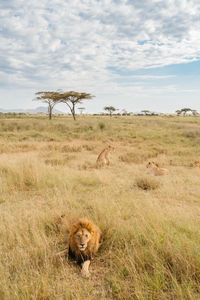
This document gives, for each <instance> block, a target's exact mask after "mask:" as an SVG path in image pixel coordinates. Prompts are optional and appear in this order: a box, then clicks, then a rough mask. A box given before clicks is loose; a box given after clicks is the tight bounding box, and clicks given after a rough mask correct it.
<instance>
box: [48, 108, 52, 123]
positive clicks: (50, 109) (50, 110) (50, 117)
mask: <svg viewBox="0 0 200 300" xmlns="http://www.w3.org/2000/svg"><path fill="white" fill-rule="evenodd" d="M48 111H49V120H51V119H52V107H51V106H49V109H48Z"/></svg>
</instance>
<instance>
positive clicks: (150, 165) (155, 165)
mask: <svg viewBox="0 0 200 300" xmlns="http://www.w3.org/2000/svg"><path fill="white" fill-rule="evenodd" d="M146 167H147V168H152V167H157V168H158V164H156V163H155V162H154V161H150V162H148V164H147V165H146Z"/></svg>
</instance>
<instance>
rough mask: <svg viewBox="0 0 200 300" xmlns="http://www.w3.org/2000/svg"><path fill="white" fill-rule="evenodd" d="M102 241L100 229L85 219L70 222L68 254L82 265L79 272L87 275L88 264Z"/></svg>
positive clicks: (88, 274) (88, 273)
mask: <svg viewBox="0 0 200 300" xmlns="http://www.w3.org/2000/svg"><path fill="white" fill-rule="evenodd" d="M101 242H102V233H101V230H100V229H99V228H98V227H97V226H96V225H95V224H94V223H92V222H91V221H89V220H87V219H79V220H78V221H77V222H75V223H74V224H72V226H71V228H70V235H69V256H70V257H72V258H74V259H75V260H76V261H77V263H78V264H81V265H82V269H81V274H82V275H83V276H84V277H89V276H90V272H89V265H90V261H91V260H92V258H93V256H94V255H95V254H96V252H97V251H98V249H99V246H100V245H101Z"/></svg>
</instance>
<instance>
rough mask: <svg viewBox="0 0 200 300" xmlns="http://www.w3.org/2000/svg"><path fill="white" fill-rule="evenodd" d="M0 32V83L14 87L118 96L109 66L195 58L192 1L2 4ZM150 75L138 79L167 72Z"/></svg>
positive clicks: (198, 50) (198, 19)
mask: <svg viewBox="0 0 200 300" xmlns="http://www.w3.org/2000/svg"><path fill="white" fill-rule="evenodd" d="M0 28H1V30H0V45H1V47H0V57H1V73H0V76H1V78H2V82H1V84H2V85H3V86H6V85H8V86H10V85H11V84H12V85H13V86H14V87H15V88H30V89H34V90H39V89H43V88H48V89H57V88H63V89H68V88H69V89H72V88H73V89H76V90H86V91H90V92H92V93H97V94H102V93H105V92H107V93H108V94H111V93H121V94H122V93H124V87H123V84H122V85H120V83H119V82H118V83H117V82H116V78H119V77H120V76H119V75H115V74H114V72H113V70H114V69H117V70H119V72H120V70H121V71H122V70H123V71H124V70H126V71H131V72H133V71H134V70H139V69H148V68H155V67H162V66H166V65H169V64H177V63H183V62H184V63H185V62H190V61H193V60H196V59H200V40H199V38H198V36H199V30H200V2H199V0H191V1H187V0H153V1H152V0H144V1H141V0H116V1H114V0H101V1H98V0H73V1H70V0H68V1H63V0H48V1H47V0H40V1H32V0H13V1H12V0H7V1H1V3H0ZM152 76H153V75H152ZM152 76H151V75H148V76H146V77H145V76H143V77H142V76H140V78H139V79H141V80H142V79H144V80H146V79H161V78H162V79H165V78H166V79H167V78H169V76H170V75H168V76H163V77H162V76H161V77H160V76H158V77H159V78H157V77H155V76H153V77H152ZM121 77H123V76H121ZM133 78H134V77H133ZM135 78H136V77H135ZM140 88H141V89H142V88H143V87H142V86H141V87H140ZM140 88H139V89H140ZM134 89H136V90H137V89H138V87H137V88H136V87H135V86H134V85H133V86H132V88H131V93H133V92H135V90H134Z"/></svg>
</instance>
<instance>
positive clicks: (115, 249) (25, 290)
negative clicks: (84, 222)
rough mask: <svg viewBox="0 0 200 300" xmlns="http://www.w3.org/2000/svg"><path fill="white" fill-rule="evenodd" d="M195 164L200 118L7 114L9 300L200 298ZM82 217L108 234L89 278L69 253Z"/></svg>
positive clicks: (4, 260)
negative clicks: (109, 149) (104, 158)
mask: <svg viewBox="0 0 200 300" xmlns="http://www.w3.org/2000/svg"><path fill="white" fill-rule="evenodd" d="M109 144H111V145H113V146H114V147H115V151H114V152H113V153H112V154H111V155H110V162H111V163H110V166H108V167H105V168H102V169H97V168H96V167H95V161H96V158H97V155H98V154H99V152H100V151H101V150H102V149H103V148H104V147H105V146H106V145H109ZM152 160H153V161H155V162H156V163H158V164H159V166H160V167H164V168H167V169H168V170H169V175H167V176H160V177H154V176H151V175H149V174H148V173H147V169H146V164H147V162H148V161H152ZM195 160H200V117H175V116H174V117H169V116H168V117H167V116H163V117H134V116H129V117H126V116H123V117H111V118H110V117H95V116H81V117H79V118H78V119H77V121H76V122H74V121H73V120H72V118H71V117H70V116H60V117H54V118H53V120H52V121H49V120H48V119H47V117H46V116H41V117H40V116H37V117H33V116H24V117H23V118H21V117H18V118H12V117H11V118H7V117H5V116H1V117H0V189H1V193H0V299H1V300H4V299H5V300H10V299H11V300H15V299H16V300H21V299H22V300H24V299H27V300H28V299H34V300H35V299H37V300H53V299H58V300H60V299H61V300H64V299H89V300H90V299H91V300H92V299H99V300H100V299H102V300H103V299H120V300H129V299H138V300H149V299H152V300H157V299H159V300H160V299H163V300H165V299H174V300H175V299H200V231H199V228H200V169H198V168H195V167H193V162H194V161H195ZM63 215H64V216H63ZM61 216H62V217H61ZM77 217H87V218H89V219H91V220H93V221H94V222H95V223H96V224H97V225H98V226H99V227H100V228H101V230H102V231H103V234H104V243H103V245H102V247H101V248H100V251H99V252H98V255H97V257H96V258H95V259H94V261H92V263H91V267H90V271H91V278H90V279H85V278H82V277H81V276H80V268H79V267H78V266H77V265H76V264H75V263H73V262H71V261H68V259H67V257H65V256H63V255H60V254H59V253H60V252H62V250H63V249H65V248H66V247H67V238H68V235H67V226H68V223H69V222H70V220H72V219H75V218H77Z"/></svg>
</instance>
